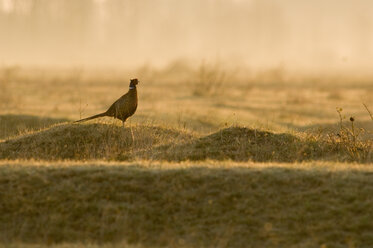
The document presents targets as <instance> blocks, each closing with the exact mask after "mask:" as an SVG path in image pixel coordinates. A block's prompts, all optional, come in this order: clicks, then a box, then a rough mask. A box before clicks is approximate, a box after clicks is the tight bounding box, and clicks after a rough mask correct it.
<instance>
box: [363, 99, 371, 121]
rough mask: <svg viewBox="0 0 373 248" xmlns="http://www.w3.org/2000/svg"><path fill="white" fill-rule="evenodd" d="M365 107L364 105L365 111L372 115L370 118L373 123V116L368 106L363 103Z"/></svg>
mask: <svg viewBox="0 0 373 248" xmlns="http://www.w3.org/2000/svg"><path fill="white" fill-rule="evenodd" d="M363 105H364V107H365V109H366V110H367V111H368V113H369V115H370V118H371V119H372V121H373V114H372V112H370V110H369V108H368V106H367V105H366V104H365V103H363Z"/></svg>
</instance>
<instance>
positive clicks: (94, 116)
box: [74, 112, 107, 123]
mask: <svg viewBox="0 0 373 248" xmlns="http://www.w3.org/2000/svg"><path fill="white" fill-rule="evenodd" d="M103 116H107V113H106V112H104V113H101V114H98V115H93V116H91V117H87V118H84V119H80V120H77V121H74V123H76V122H82V121H89V120H92V119H95V118H99V117H103Z"/></svg>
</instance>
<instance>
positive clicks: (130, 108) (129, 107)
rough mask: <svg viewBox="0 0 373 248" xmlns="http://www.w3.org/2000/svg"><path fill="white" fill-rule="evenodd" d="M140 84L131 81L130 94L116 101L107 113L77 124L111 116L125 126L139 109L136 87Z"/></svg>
mask: <svg viewBox="0 0 373 248" xmlns="http://www.w3.org/2000/svg"><path fill="white" fill-rule="evenodd" d="M138 83H139V81H138V80H137V78H135V79H131V81H130V86H129V90H128V92H127V93H126V94H124V95H123V96H122V97H121V98H119V99H118V100H116V101H115V102H114V103H113V104H112V105H111V106H110V108H109V109H108V110H107V111H106V112H103V113H101V114H97V115H93V116H91V117H87V118H84V119H81V120H77V121H75V122H82V121H88V120H92V119H95V118H99V117H104V116H109V117H114V118H117V119H119V120H121V121H122V122H123V126H124V122H125V121H126V120H127V118H128V117H130V116H132V115H133V114H134V113H135V112H136V109H137V89H136V85H137V84H138Z"/></svg>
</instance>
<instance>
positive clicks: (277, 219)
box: [0, 61, 373, 248]
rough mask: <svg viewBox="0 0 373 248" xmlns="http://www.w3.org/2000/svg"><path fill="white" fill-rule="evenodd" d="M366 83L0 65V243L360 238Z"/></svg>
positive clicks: (367, 135) (321, 242)
mask: <svg viewBox="0 0 373 248" xmlns="http://www.w3.org/2000/svg"><path fill="white" fill-rule="evenodd" d="M134 75H136V77H139V78H140V84H139V88H138V90H139V107H138V110H137V113H136V114H135V115H134V116H133V117H131V118H130V119H129V120H128V121H127V123H126V127H125V128H123V127H121V124H120V122H117V121H115V120H112V119H108V118H103V119H99V120H95V121H92V122H88V123H84V124H82V125H80V124H79V125H76V124H71V122H70V121H71V120H76V119H79V118H80V117H86V116H89V115H93V114H96V113H99V112H102V111H103V110H105V109H107V107H108V106H109V105H110V104H111V103H112V102H113V100H115V99H117V98H118V97H120V96H121V95H122V94H123V93H125V92H126V91H127V87H128V80H129V78H131V77H133V76H134ZM371 78H372V77H371V76H369V75H368V76H367V77H360V76H355V75H343V77H342V76H340V75H339V76H333V75H328V74H318V75H317V76H314V75H305V74H294V73H291V72H287V71H286V68H283V67H279V68H274V69H273V70H269V71H256V72H254V71H250V70H247V69H242V68H241V69H240V68H238V69H237V68H229V66H225V65H221V64H219V63H217V64H216V63H207V62H206V63H204V64H202V65H201V66H197V67H194V66H192V65H188V64H186V63H184V62H183V61H178V62H175V63H173V64H170V65H169V66H167V67H165V68H161V69H156V68H153V67H151V66H144V67H141V68H138V69H136V70H131V71H130V70H128V71H124V70H89V69H84V68H80V69H76V68H75V69H71V70H70V69H67V70H60V69H35V68H34V69H30V68H19V67H12V68H3V69H1V70H0V81H1V84H0V100H1V102H0V103H1V104H0V139H1V140H0V159H1V160H0V213H1V215H0V247H3V246H4V247H49V246H55V247H79V248H80V247H369V245H370V244H372V243H373V236H372V234H371V232H370V230H372V229H373V227H372V223H373V216H372V214H371V211H370V210H371V209H372V208H373V206H372V205H373V202H372V201H371V197H370V196H371V195H372V193H373V192H372V189H373V186H372V183H371V182H373V180H372V168H373V167H372V163H373V149H372V147H373V145H372V142H373V134H372V131H373V122H372V120H371V116H370V115H369V113H371V112H370V111H369V108H368V106H372V104H373V102H372V100H373V99H372V98H371V96H372V94H373V88H372V84H371ZM3 82H4V84H3ZM352 85H354V87H352ZM201 90H202V92H197V91H201ZM362 102H364V103H365V109H364V107H363V106H362V104H361V103H362ZM338 106H342V107H343V111H342V112H340V119H338V114H337V113H336V112H335V108H336V107H338ZM367 111H368V113H367ZM352 116H353V117H354V119H353V121H350V120H349V119H350V117H352ZM84 161H85V162H84ZM120 161H127V162H120ZM167 161H168V162H167ZM280 162H287V164H280ZM340 162H348V163H343V164H341V163H340Z"/></svg>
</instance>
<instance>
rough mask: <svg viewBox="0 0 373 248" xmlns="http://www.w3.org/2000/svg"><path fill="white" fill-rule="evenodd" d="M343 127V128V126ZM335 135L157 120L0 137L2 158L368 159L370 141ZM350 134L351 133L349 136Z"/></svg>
mask: <svg viewBox="0 0 373 248" xmlns="http://www.w3.org/2000/svg"><path fill="white" fill-rule="evenodd" d="M346 130H347V131H349V130H348V129H343V130H342V131H344V132H347V131H346ZM344 132H343V133H342V132H341V133H340V134H339V136H337V135H335V137H336V138H334V137H333V136H332V135H330V134H327V135H324V136H318V137H317V136H315V135H311V134H310V135H307V136H304V137H301V136H296V135H292V134H287V133H274V132H269V131H263V130H259V129H250V128H245V127H230V128H225V129H222V130H220V131H218V132H215V133H213V134H210V135H207V136H203V137H198V135H196V134H193V133H190V132H187V131H185V130H184V131H183V130H180V129H169V128H166V127H162V126H153V125H149V126H147V125H134V126H128V127H127V128H123V127H121V126H118V125H115V124H94V123H93V124H87V125H78V124H61V125H56V126H54V127H51V128H47V129H45V130H42V131H39V132H31V133H29V134H26V135H23V136H20V137H16V138H14V139H9V140H6V141H3V142H2V143H0V148H1V149H0V158H1V159H36V160H49V161H50V160H95V159H100V160H117V161H123V160H124V161H126V160H130V161H132V160H136V159H150V160H167V161H185V160H192V161H197V160H198V161H203V160H206V159H210V160H233V161H257V162H265V161H277V162H301V161H311V160H324V161H344V162H346V161H348V162H360V163H371V162H372V161H373V154H372V142H371V141H370V140H365V141H363V140H361V139H360V138H359V136H358V135H357V134H356V133H352V131H349V132H350V133H344ZM351 135H355V136H351Z"/></svg>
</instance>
